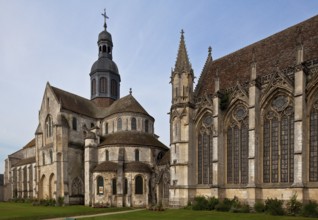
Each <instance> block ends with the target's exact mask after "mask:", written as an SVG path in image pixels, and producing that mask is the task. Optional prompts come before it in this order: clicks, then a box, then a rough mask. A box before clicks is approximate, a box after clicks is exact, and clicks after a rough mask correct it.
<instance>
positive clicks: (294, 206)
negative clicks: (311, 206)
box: [286, 194, 302, 215]
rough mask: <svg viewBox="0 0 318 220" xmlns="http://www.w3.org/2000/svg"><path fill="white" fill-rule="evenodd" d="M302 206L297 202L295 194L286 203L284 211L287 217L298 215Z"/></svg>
mask: <svg viewBox="0 0 318 220" xmlns="http://www.w3.org/2000/svg"><path fill="white" fill-rule="evenodd" d="M301 207H302V204H301V202H299V201H297V194H294V195H293V196H292V197H291V198H290V199H289V201H288V202H287V203H286V211H287V214H288V215H299V214H300V212H301Z"/></svg>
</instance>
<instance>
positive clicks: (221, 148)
mask: <svg viewBox="0 0 318 220" xmlns="http://www.w3.org/2000/svg"><path fill="white" fill-rule="evenodd" d="M194 79H195V77H194V73H193V70H192V67H191V63H190V61H189V58H188V55H187V50H186V46H185V40H184V33H183V31H182V33H181V39H180V45H179V50H178V55H177V60H176V63H175V67H174V69H173V70H172V72H171V82H170V83H171V86H172V97H171V109H170V155H171V160H170V162H171V166H170V177H171V186H170V190H169V203H170V205H171V206H185V205H187V203H188V201H191V200H193V198H194V197H195V196H207V197H213V196H214V197H218V198H233V197H237V198H238V199H240V200H242V201H246V202H248V203H249V204H253V203H255V201H257V200H261V201H262V200H263V201H264V200H266V199H267V198H277V199H280V200H289V199H290V198H291V196H292V195H294V194H297V199H299V200H301V201H308V200H316V201H317V200H318V188H317V187H318V16H315V17H312V18H310V19H308V20H306V21H304V22H302V23H300V24H297V25H295V26H292V27H290V28H287V29H286V30H283V31H281V32H279V33H277V34H274V35H272V36H270V37H267V38H265V39H263V40H261V41H259V42H256V43H254V44H251V45H249V46H247V47H244V48H242V49H240V50H238V51H236V52H233V53H231V54H229V55H226V56H224V57H222V58H219V59H216V60H213V58H212V49H211V47H210V48H209V49H208V56H207V59H206V62H205V65H204V67H203V70H202V72H201V74H200V77H199V79H198V82H197V85H196V86H195V88H194Z"/></svg>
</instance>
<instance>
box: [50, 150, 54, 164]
mask: <svg viewBox="0 0 318 220" xmlns="http://www.w3.org/2000/svg"><path fill="white" fill-rule="evenodd" d="M50 163H53V151H52V150H50Z"/></svg>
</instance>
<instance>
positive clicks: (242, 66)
mask: <svg viewBox="0 0 318 220" xmlns="http://www.w3.org/2000/svg"><path fill="white" fill-rule="evenodd" d="M317 30H318V16H315V17H312V18H310V19H308V20H306V21H304V22H302V23H299V24H297V25H295V26H292V27H290V28H287V29H286V30H283V31H281V32H279V33H277V34H274V35H272V36H270V37H267V38H265V39H263V40H261V41H258V42H256V43H254V44H251V45H249V46H247V47H245V48H243V49H240V50H238V51H236V52H233V53H231V54H229V55H226V56H224V57H222V58H219V59H217V60H214V61H212V60H209V59H208V60H207V62H206V64H205V67H204V68H203V71H202V73H201V76H200V78H199V81H198V84H197V86H196V89H195V92H196V95H197V96H202V95H203V94H204V93H208V94H211V93H214V81H215V75H216V73H217V72H218V75H219V77H220V89H226V88H229V87H232V86H235V85H236V82H237V81H240V82H245V81H247V80H249V79H250V73H251V63H252V60H253V56H254V59H255V62H256V71H257V76H261V75H266V74H270V73H272V72H273V71H275V70H276V69H277V67H279V69H280V70H283V69H286V68H288V67H292V66H294V65H296V50H297V44H299V42H302V45H303V47H304V60H310V59H314V58H318V31H317ZM253 54H254V55H253Z"/></svg>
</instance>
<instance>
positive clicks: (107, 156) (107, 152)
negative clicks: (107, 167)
mask: <svg viewBox="0 0 318 220" xmlns="http://www.w3.org/2000/svg"><path fill="white" fill-rule="evenodd" d="M105 157H106V158H105V159H106V161H109V151H108V150H106V152H105Z"/></svg>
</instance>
